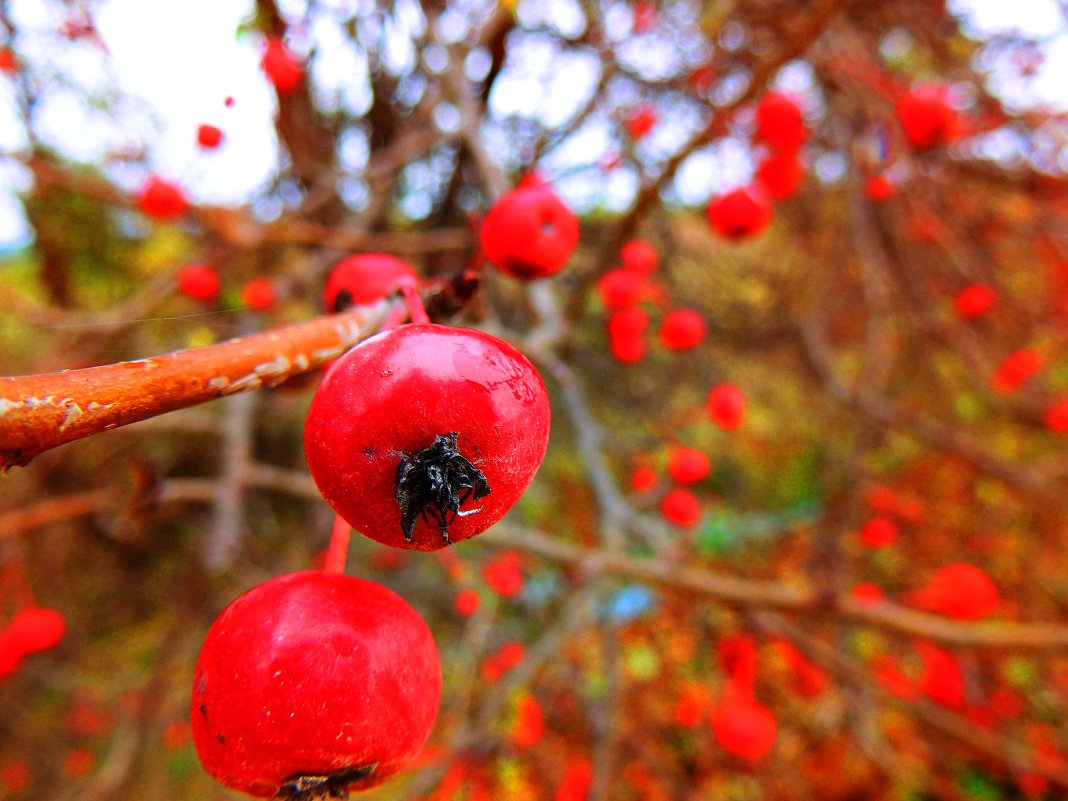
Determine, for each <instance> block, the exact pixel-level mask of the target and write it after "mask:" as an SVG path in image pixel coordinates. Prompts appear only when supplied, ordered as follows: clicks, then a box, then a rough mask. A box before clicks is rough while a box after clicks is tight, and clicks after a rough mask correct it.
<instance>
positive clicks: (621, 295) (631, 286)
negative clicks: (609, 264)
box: [597, 268, 646, 309]
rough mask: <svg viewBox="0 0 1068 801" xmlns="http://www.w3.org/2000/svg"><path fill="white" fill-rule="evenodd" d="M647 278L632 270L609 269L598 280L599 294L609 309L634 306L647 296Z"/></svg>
mask: <svg viewBox="0 0 1068 801" xmlns="http://www.w3.org/2000/svg"><path fill="white" fill-rule="evenodd" d="M645 289H646V281H645V278H644V277H643V276H642V275H641V274H639V273H637V272H634V271H632V270H627V269H624V268H617V269H615V270H609V271H608V272H607V273H605V274H604V275H603V276H601V280H600V281H598V282H597V294H599V295H600V296H601V302H602V303H604V305H605V306H607V307H608V308H609V309H618V308H620V307H622V306H633V305H634V304H636V303H638V302H639V301H640V300H641V299H642V298H643V297H644V296H645Z"/></svg>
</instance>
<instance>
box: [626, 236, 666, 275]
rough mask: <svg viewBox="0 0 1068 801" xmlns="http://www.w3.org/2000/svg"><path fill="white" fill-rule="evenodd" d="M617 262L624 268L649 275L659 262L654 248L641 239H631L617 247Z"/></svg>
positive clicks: (658, 255)
mask: <svg viewBox="0 0 1068 801" xmlns="http://www.w3.org/2000/svg"><path fill="white" fill-rule="evenodd" d="M619 263H620V265H621V266H622V267H623V269H624V270H628V271H630V272H632V273H638V275H646V276H647V275H651V274H652V273H654V272H656V268H657V267H658V266H659V264H660V254H658V253H657V252H656V248H654V247H653V246H652V245H650V244H649V243H648V242H646V241H644V240H642V239H632V240H630V241H629V242H627V243H626V244H625V245H623V247H622V248H620V249H619Z"/></svg>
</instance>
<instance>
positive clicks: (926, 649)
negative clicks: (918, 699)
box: [918, 642, 964, 708]
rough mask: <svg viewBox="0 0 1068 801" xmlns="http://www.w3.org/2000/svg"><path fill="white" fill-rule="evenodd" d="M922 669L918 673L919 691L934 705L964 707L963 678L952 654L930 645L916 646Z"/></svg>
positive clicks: (920, 644) (924, 643) (921, 644)
mask: <svg viewBox="0 0 1068 801" xmlns="http://www.w3.org/2000/svg"><path fill="white" fill-rule="evenodd" d="M918 650H919V652H920V659H921V660H922V662H923V669H922V670H921V671H920V680H919V686H920V691H921V692H923V694H924V695H926V696H927V697H928V698H930V699H931V700H932V701H934V702H935V703H938V704H941V705H942V706H948V707H951V708H959V707H962V706H964V677H963V676H962V675H961V672H960V666H959V665H958V664H957V660H956V659H954V658H953V656H952V654H949V653H947V652H946V651H943V650H942V649H941V648H937V647H935V646H934V645H931V644H930V643H926V642H921V643H919V645H918Z"/></svg>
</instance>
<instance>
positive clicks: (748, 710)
mask: <svg viewBox="0 0 1068 801" xmlns="http://www.w3.org/2000/svg"><path fill="white" fill-rule="evenodd" d="M709 722H710V723H711V725H712V733H713V734H715V736H716V741H717V742H718V743H719V744H720V745H721V746H722V747H723V749H724V750H725V751H728V752H730V753H732V754H734V755H735V756H738V757H741V758H742V759H746V760H748V761H750V762H756V761H758V760H760V759H763V758H764V757H765V756H767V754H768V752H769V751H771V749H772V746H774V745H775V733H776V729H777V726H776V724H775V717H774V716H773V715H772V714H771V711H770V710H769V709H768V708H767V707H766V706H764V705H763V704H761V703H760V702H759V701H757V700H756V699H755V698H753V697H752V695H750V694H748V693H746V692H744V691H739V690H737V689H735V688H733V687H731V686H730V683H729V682H728V686H727V690H726V691H725V692H724V696H723V700H722V701H720V702H719V703H718V704H716V705H715V706H714V707H713V708H712V713H711V715H710V716H709Z"/></svg>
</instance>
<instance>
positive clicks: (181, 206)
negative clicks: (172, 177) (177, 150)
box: [137, 176, 189, 222]
mask: <svg viewBox="0 0 1068 801" xmlns="http://www.w3.org/2000/svg"><path fill="white" fill-rule="evenodd" d="M137 207H138V208H139V209H140V210H141V212H142V213H143V214H145V215H147V216H148V217H151V218H152V219H154V220H160V221H163V222H167V221H169V220H175V219H177V218H179V217H181V216H182V215H183V214H185V213H186V211H187V210H188V208H189V204H188V203H187V202H186V199H185V195H184V194H183V193H182V190H181V189H180V188H179V187H178V186H176V185H175V184H172V183H171V182H169V181H165V180H163V179H162V178H158V177H156V176H152V177H151V178H149V179H148V180H147V181H145V183H144V185H143V186H142V187H141V193H140V194H139V195H138V197H137Z"/></svg>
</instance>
